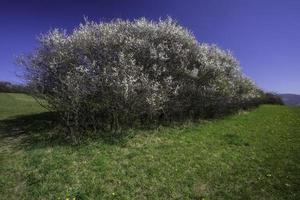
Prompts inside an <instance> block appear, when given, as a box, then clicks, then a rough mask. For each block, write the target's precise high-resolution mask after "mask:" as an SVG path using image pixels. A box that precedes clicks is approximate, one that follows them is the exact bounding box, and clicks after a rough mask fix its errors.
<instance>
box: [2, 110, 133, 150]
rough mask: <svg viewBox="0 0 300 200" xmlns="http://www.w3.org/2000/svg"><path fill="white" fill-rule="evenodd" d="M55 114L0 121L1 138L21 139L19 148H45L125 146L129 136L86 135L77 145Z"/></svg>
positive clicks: (24, 116)
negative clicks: (98, 144) (94, 143)
mask: <svg viewBox="0 0 300 200" xmlns="http://www.w3.org/2000/svg"><path fill="white" fill-rule="evenodd" d="M66 133H67V131H66V129H64V128H63V127H62V126H61V125H60V123H59V118H58V115H57V114H56V113H54V112H44V113H39V114H32V115H20V116H16V117H13V118H9V119H5V120H0V137H1V138H14V139H19V140H20V144H19V146H18V148H45V147H49V146H77V145H80V144H84V143H87V142H89V141H91V139H92V140H101V141H103V142H104V143H106V144H110V145H121V146H122V145H124V144H125V143H126V142H127V141H128V139H129V138H130V136H129V135H132V134H130V133H127V132H123V133H122V134H111V133H110V132H97V133H89V134H85V135H84V136H83V137H82V138H81V139H80V142H79V143H75V142H74V141H72V140H71V138H70V137H69V136H68V135H67V134H66Z"/></svg>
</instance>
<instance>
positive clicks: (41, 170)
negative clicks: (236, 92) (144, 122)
mask: <svg viewBox="0 0 300 200" xmlns="http://www.w3.org/2000/svg"><path fill="white" fill-rule="evenodd" d="M0 120H1V121H0V134H1V138H0V153H1V154H0V163H1V166H0V199H5V200H6V199H73V198H75V199H278V200H279V199H280V200H282V199H300V191H299V188H300V108H291V107H286V106H272V105H263V106H260V107H259V108H257V109H255V110H252V111H249V112H242V113H239V114H236V115H233V116H229V117H226V118H224V119H218V120H212V121H203V122H201V123H190V124H186V125H181V126H175V127H159V128H157V129H155V130H134V131H129V132H128V134H127V135H126V136H124V137H122V138H108V137H102V138H101V137H99V138H87V139H86V140H84V141H83V142H82V143H81V144H80V145H72V144H71V143H69V142H67V141H65V140H64V139H62V137H59V130H58V129H56V128H55V119H54V118H53V116H52V115H51V113H50V114H49V113H45V110H43V109H42V108H41V107H40V106H39V105H38V104H36V103H35V102H34V100H33V99H32V98H30V97H28V96H26V95H22V94H0Z"/></svg>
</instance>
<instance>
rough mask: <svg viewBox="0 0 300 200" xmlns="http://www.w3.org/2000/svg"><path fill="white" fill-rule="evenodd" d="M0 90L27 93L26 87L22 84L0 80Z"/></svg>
mask: <svg viewBox="0 0 300 200" xmlns="http://www.w3.org/2000/svg"><path fill="white" fill-rule="evenodd" d="M0 92H8V93H27V92H28V89H27V87H26V86H25V85H22V84H12V83H10V82H6V81H0Z"/></svg>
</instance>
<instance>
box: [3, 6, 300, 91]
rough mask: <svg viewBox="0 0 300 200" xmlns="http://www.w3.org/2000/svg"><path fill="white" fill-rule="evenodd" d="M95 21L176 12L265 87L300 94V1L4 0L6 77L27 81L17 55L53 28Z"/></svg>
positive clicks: (201, 38) (173, 14)
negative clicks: (230, 55) (230, 53)
mask: <svg viewBox="0 0 300 200" xmlns="http://www.w3.org/2000/svg"><path fill="white" fill-rule="evenodd" d="M83 16H87V17H88V18H89V19H90V20H94V21H100V20H101V21H109V20H111V19H113V18H123V19H134V18H139V17H146V18H148V19H153V20H157V19H159V18H160V17H161V18H164V17H166V16H171V17H172V18H174V19H176V20H177V21H178V22H179V23H180V24H181V25H183V26H185V27H187V28H188V29H190V30H191V31H192V32H193V33H194V34H195V36H196V37H197V39H198V41H199V42H206V43H214V44H217V45H218V46H220V47H221V48H224V49H230V50H231V51H232V52H233V54H234V55H235V56H236V57H237V59H238V60H239V61H240V63H241V66H242V69H243V72H244V73H245V74H246V75H247V76H249V77H251V78H252V79H253V80H254V81H255V82H256V83H257V84H258V86H260V87H261V88H263V89H265V90H267V91H275V92H280V93H296V94H300V0H181V1H179V0H148V1H146V0H103V1H101V0H98V1H88V0H85V1H80V0H77V1H75V0H73V1H71V0H68V1H63V0H60V1H58V0H49V1H46V0H39V1H33V0H27V1H25V0H23V1H15V0H8V1H7V0H2V1H1V2H0V27H1V28H0V80H4V81H12V82H21V80H22V79H21V77H19V75H21V74H22V68H20V67H19V66H16V65H15V64H14V60H15V57H16V56H17V55H20V54H21V53H28V52H30V51H32V50H33V48H34V47H35V45H36V44H37V43H36V37H37V36H38V35H39V34H40V33H44V32H47V31H48V30H49V29H50V28H56V27H57V28H64V29H67V30H68V31H71V30H72V29H73V28H74V27H75V26H77V25H78V24H79V23H80V22H82V21H83Z"/></svg>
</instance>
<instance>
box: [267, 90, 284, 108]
mask: <svg viewBox="0 0 300 200" xmlns="http://www.w3.org/2000/svg"><path fill="white" fill-rule="evenodd" d="M263 101H264V103H266V104H278V105H283V104H284V103H283V101H282V99H281V97H280V96H279V95H278V94H276V93H271V92H267V93H265V95H264V100H263Z"/></svg>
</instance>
